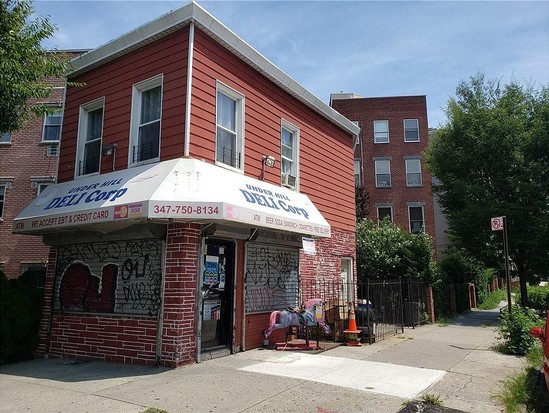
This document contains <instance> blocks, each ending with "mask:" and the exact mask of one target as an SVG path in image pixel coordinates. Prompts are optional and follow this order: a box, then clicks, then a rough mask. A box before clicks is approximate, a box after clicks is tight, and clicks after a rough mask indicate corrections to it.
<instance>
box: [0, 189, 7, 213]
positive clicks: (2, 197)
mask: <svg viewBox="0 0 549 413" xmlns="http://www.w3.org/2000/svg"><path fill="white" fill-rule="evenodd" d="M6 188H7V185H5V184H2V183H0V220H1V219H2V218H4V202H5V201H6Z"/></svg>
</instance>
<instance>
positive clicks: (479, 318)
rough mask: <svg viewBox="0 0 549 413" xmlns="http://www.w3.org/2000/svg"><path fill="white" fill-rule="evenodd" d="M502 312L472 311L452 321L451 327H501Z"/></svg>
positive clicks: (497, 310) (497, 309)
mask: <svg viewBox="0 0 549 413" xmlns="http://www.w3.org/2000/svg"><path fill="white" fill-rule="evenodd" d="M499 315H500V310H499V308H496V309H494V310H476V309H474V310H470V311H468V312H467V313H464V314H459V315H457V316H456V317H454V318H453V319H452V320H450V322H449V324H450V325H458V326H463V327H500V326H501V320H500V319H499Z"/></svg>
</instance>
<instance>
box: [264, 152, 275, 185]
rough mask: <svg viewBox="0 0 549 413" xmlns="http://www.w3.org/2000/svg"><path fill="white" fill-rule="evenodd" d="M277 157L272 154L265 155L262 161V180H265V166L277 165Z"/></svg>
mask: <svg viewBox="0 0 549 413" xmlns="http://www.w3.org/2000/svg"><path fill="white" fill-rule="evenodd" d="M275 163H276V159H275V157H274V156H271V155H263V161H262V162H261V180H262V181H264V180H265V166H268V167H269V168H273V167H274V166H275Z"/></svg>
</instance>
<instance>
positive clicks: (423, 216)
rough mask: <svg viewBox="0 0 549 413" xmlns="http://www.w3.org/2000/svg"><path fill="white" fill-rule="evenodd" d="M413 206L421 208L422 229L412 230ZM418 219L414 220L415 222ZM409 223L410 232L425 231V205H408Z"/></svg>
mask: <svg viewBox="0 0 549 413" xmlns="http://www.w3.org/2000/svg"><path fill="white" fill-rule="evenodd" d="M412 208H421V230H420V231H413V230H412V214H411V209H412ZM415 221H417V220H414V222H415ZM408 225H409V228H410V233H412V234H414V233H419V232H424V231H425V207H424V206H423V205H408Z"/></svg>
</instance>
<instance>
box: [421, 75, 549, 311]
mask: <svg viewBox="0 0 549 413" xmlns="http://www.w3.org/2000/svg"><path fill="white" fill-rule="evenodd" d="M446 115H447V117H448V123H447V124H446V125H445V126H444V127H442V128H441V129H439V130H438V131H437V133H436V134H435V135H434V137H433V138H432V139H431V142H430V144H429V147H428V149H427V151H426V161H427V166H428V168H429V169H430V171H431V172H432V174H433V175H434V176H436V177H437V178H438V179H439V181H440V184H438V185H435V186H434V190H435V191H436V193H437V194H438V195H439V197H440V205H441V207H442V210H443V212H444V213H445V214H446V216H447V219H448V226H449V230H448V233H449V236H450V238H451V240H452V241H453V243H454V244H455V246H456V248H458V249H459V248H464V249H465V250H466V251H467V252H468V253H469V254H471V255H472V256H473V257H475V258H477V259H480V260H481V261H482V262H483V263H484V264H485V266H487V267H499V268H501V267H502V265H503V253H502V234H501V232H500V231H498V232H493V231H492V230H491V227H490V218H491V217H496V216H506V217H507V229H508V239H509V255H510V258H511V260H512V263H513V266H514V268H515V269H516V272H517V274H518V275H519V277H520V284H521V297H523V300H525V299H526V281H527V279H528V278H529V277H531V276H533V275H535V274H547V271H548V269H549V89H548V87H547V86H544V87H542V88H541V89H540V90H535V89H534V88H533V87H532V86H523V85H520V84H518V83H517V82H515V81H512V82H511V83H509V84H507V85H501V84H500V82H498V81H494V80H492V81H488V80H485V78H484V75H483V74H480V73H479V74H477V75H476V76H473V77H471V78H470V79H469V81H468V82H461V83H460V84H459V85H458V87H457V89H456V97H455V98H452V99H450V100H449V101H448V106H447V108H446ZM543 272H544V273H543ZM525 302H526V301H524V303H525Z"/></svg>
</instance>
